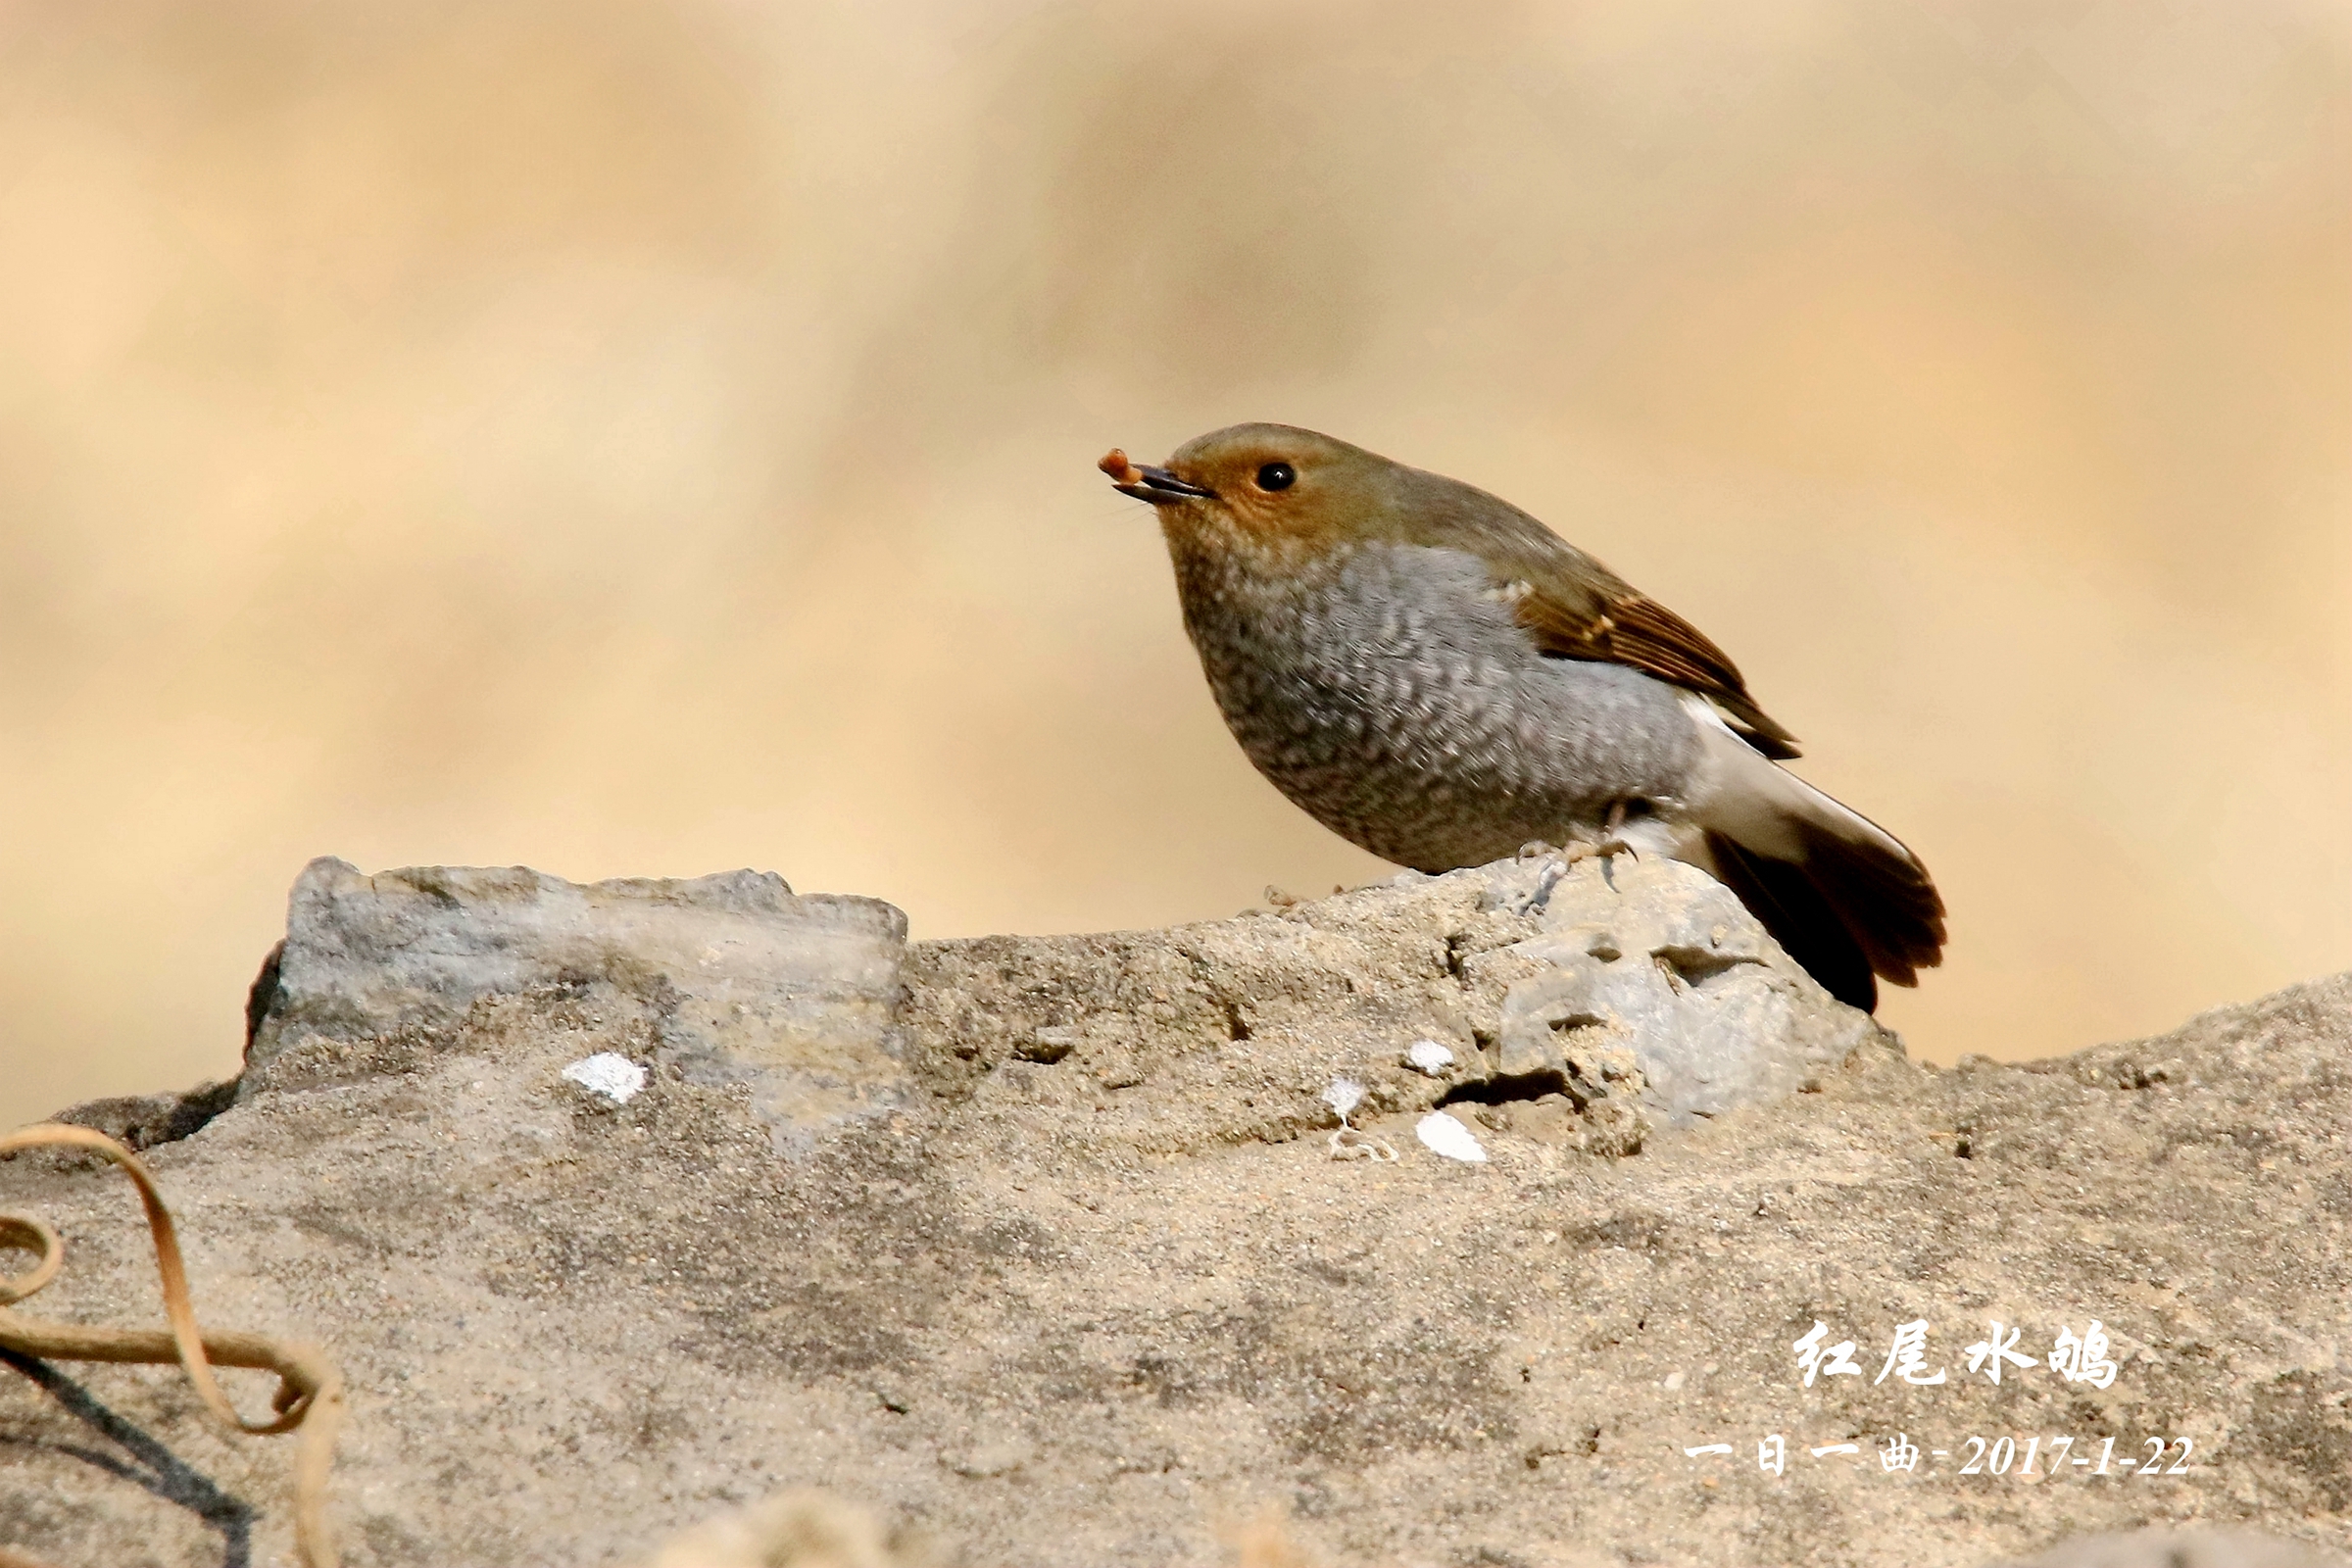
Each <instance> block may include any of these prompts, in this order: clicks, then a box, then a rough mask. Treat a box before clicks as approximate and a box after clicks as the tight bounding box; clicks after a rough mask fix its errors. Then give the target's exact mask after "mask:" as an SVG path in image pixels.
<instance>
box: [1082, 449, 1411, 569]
mask: <svg viewBox="0 0 2352 1568" xmlns="http://www.w3.org/2000/svg"><path fill="white" fill-rule="evenodd" d="M1099 466H1100V467H1101V468H1102V469H1103V472H1104V473H1106V474H1109V475H1110V479H1111V483H1112V484H1113V485H1115V486H1116V487H1117V488H1118V489H1119V490H1120V491H1121V492H1122V493H1124V494H1127V495H1131V496H1134V497H1135V498H1136V499H1137V500H1139V501H1149V502H1151V503H1152V506H1153V507H1155V508H1157V509H1158V511H1159V522H1160V528H1161V530H1162V531H1163V532H1164V533H1165V534H1166V535H1167V536H1168V542H1169V543H1170V544H1171V545H1172V546H1183V545H1188V544H1189V545H1193V546H1207V547H1210V548H1216V549H1223V550H1256V551H1267V552H1273V553H1284V550H1285V547H1291V548H1298V547H1304V548H1307V549H1316V548H1322V547H1327V546H1330V545H1333V544H1337V543H1341V542H1344V541H1347V540H1350V539H1355V538H1360V537H1363V536H1364V535H1365V533H1366V532H1367V530H1369V531H1371V532H1375V533H1376V532H1378V519H1379V518H1381V517H1382V516H1383V515H1386V514H1387V513H1388V512H1389V511H1390V509H1391V502H1392V500H1393V492H1394V487H1395V477H1396V475H1397V474H1398V473H1400V472H1402V471H1403V470H1400V469H1398V467H1397V465H1395V464H1393V463H1391V462H1389V461H1388V460H1387V459H1386V458H1383V457H1379V456H1377V455H1375V454H1373V453H1370V452H1366V451H1364V450H1363V449H1362V448H1361V447H1351V446H1349V445H1348V443H1347V442H1345V441H1335V440H1334V439H1332V438H1331V437H1330V436H1327V435H1318V434H1316V433H1315V432H1314V431H1312V430H1301V429H1299V428H1297V427H1296V426H1293V425H1288V424H1236V425H1232V426H1229V427H1227V428H1226V429H1223V430H1212V431H1210V432H1209V433H1208V434H1207V435H1203V436H1196V437H1195V438H1194V439H1192V440H1190V441H1187V442H1186V443H1185V444H1184V445H1183V446H1180V447H1178V448H1177V449H1176V451H1175V452H1174V453H1173V454H1172V455H1171V456H1170V457H1169V458H1168V461H1167V463H1166V465H1165V466H1161V467H1148V466H1137V465H1135V464H1133V463H1130V462H1129V461H1128V460H1127V454H1125V453H1124V452H1117V451H1114V452H1111V453H1110V454H1108V455H1107V456H1105V457H1104V458H1103V461H1102V463H1101V464H1100V465H1099Z"/></svg>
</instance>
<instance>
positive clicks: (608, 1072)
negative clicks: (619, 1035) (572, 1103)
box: [564, 1051, 645, 1105]
mask: <svg viewBox="0 0 2352 1568" xmlns="http://www.w3.org/2000/svg"><path fill="white" fill-rule="evenodd" d="M564 1077H566V1078H568V1079H570V1080H571V1081H572V1082H573V1083H575V1084H578V1085H579V1086H580V1087H581V1088H582V1089H585V1090H587V1091H588V1092H589V1093H590V1094H592V1095H602V1096H604V1097H605V1098H606V1099H607V1100H610V1101H611V1102H613V1103H614V1104H615V1105H625V1104H627V1103H629V1102H630V1101H632V1100H634V1099H636V1098H637V1092H638V1091H639V1090H641V1089H643V1088H644V1087H645V1069H644V1068H643V1067H640V1066H638V1065H637V1064H636V1063H635V1062H633V1061H631V1060H630V1059H629V1058H628V1057H626V1056H624V1055H622V1054H620V1053H619V1052H617V1051H600V1052H598V1053H597V1054H595V1055H593V1056H582V1057H581V1058H580V1059H579V1060H577V1061H575V1062H573V1063H572V1064H571V1065H570V1066H568V1067H566V1068H564Z"/></svg>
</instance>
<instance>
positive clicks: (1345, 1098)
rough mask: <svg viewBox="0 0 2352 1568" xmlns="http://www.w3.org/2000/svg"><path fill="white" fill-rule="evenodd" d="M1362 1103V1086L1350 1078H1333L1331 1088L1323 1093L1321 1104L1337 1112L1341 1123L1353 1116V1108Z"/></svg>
mask: <svg viewBox="0 0 2352 1568" xmlns="http://www.w3.org/2000/svg"><path fill="white" fill-rule="evenodd" d="M1323 1103H1325V1104H1326V1105H1329V1106H1330V1107H1331V1108H1332V1109H1333V1110H1335V1111H1337V1112H1339V1117H1340V1120H1342V1121H1346V1120H1347V1119H1348V1117H1349V1116H1351V1115H1353V1114H1354V1113H1355V1107H1356V1106H1358V1105H1360V1104H1362V1103H1364V1086H1363V1085H1362V1084H1359V1083H1357V1082H1356V1081H1355V1080H1354V1079H1352V1078H1334V1079H1333V1080H1332V1081H1331V1087H1330V1088H1329V1089H1326V1090H1324V1091H1323Z"/></svg>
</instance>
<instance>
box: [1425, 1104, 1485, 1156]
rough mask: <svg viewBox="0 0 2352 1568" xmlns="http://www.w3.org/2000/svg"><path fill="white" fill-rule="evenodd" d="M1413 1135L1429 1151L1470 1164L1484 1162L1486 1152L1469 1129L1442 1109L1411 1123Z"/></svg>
mask: <svg viewBox="0 0 2352 1568" xmlns="http://www.w3.org/2000/svg"><path fill="white" fill-rule="evenodd" d="M1413 1136H1414V1137H1415V1138H1418V1139H1420V1140H1421V1143H1422V1146H1423V1147H1424V1148H1426V1149H1427V1150H1428V1151H1429V1152H1431V1153H1433V1154H1437V1155H1440V1156H1442V1157H1444V1158H1446V1159H1458V1160H1462V1161H1464V1162H1465V1163H1468V1164H1472V1165H1483V1164H1485V1163H1486V1159H1487V1152H1486V1150H1485V1149H1484V1148H1483V1147H1482V1146H1481V1145H1480V1144H1479V1141H1478V1140H1477V1138H1475V1137H1473V1136H1472V1135H1471V1132H1470V1129H1469V1128H1467V1127H1465V1126H1463V1125H1462V1124H1461V1123H1460V1122H1458V1121H1455V1120H1454V1119H1453V1118H1452V1117H1451V1116H1448V1115H1446V1113H1445V1112H1444V1111H1442V1110H1433V1111H1431V1112H1430V1113H1429V1114H1428V1115H1426V1116H1424V1117H1422V1118H1421V1119H1420V1120H1419V1121H1417V1122H1415V1123H1414V1124H1413Z"/></svg>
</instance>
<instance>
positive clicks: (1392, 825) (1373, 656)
mask: <svg viewBox="0 0 2352 1568" xmlns="http://www.w3.org/2000/svg"><path fill="white" fill-rule="evenodd" d="M1101 466H1102V468H1103V471H1104V472H1105V473H1107V474H1109V475H1110V476H1111V480H1112V482H1113V483H1114V484H1115V485H1116V486H1117V487H1118V488H1119V489H1120V490H1121V491H1123V492H1125V493H1126V494H1128V495H1131V496H1135V497H1137V498H1138V499H1140V500H1144V501H1149V502H1151V503H1152V506H1153V507H1154V508H1156V509H1157V510H1158V514H1159V526H1160V532H1161V533H1162V535H1164V536H1165V538H1166V539H1167V544H1168V555H1169V558H1170V559H1171V560H1172V561H1173V562H1174V564H1175V566H1176V588H1177V592H1178V594H1179V596H1180V597H1181V598H1182V600H1183V603H1184V624H1185V629H1186V630H1187V631H1188V632H1190V633H1191V634H1192V639H1193V646H1194V647H1195V648H1197V649H1198V650H1200V654H1201V669H1202V670H1203V671H1205V672H1206V674H1207V676H1208V684H1209V689H1210V690H1211V691H1212V692H1214V693H1215V694H1216V699H1217V707H1218V708H1219V709H1221V710H1222V711H1224V714H1225V722H1226V724H1227V725H1228V726H1229V727H1230V728H1231V729H1232V730H1233V734H1234V738H1235V739H1236V740H1238V741H1240V742H1241V743H1242V750H1243V751H1245V752H1247V753H1249V755H1250V761H1252V762H1254V763H1255V764H1257V769H1258V771H1259V772H1261V773H1263V774H1265V775H1266V777H1267V778H1268V779H1270V780H1272V781H1273V783H1274V786H1275V787H1276V788H1277V789H1279V790H1281V791H1282V793H1283V794H1285V795H1287V796H1289V797H1290V798H1291V800H1292V802H1293V803H1294V804H1296V805H1297V806H1299V808H1300V809H1303V810H1304V811H1305V812H1306V813H1307V814H1308V815H1310V816H1312V817H1313V818H1314V819H1315V820H1316V821H1318V822H1321V823H1322V824H1323V825H1324V826H1326V827H1328V828H1330V829H1331V830H1332V831H1333V832H1335V833H1337V834H1339V835H1340V836H1341V837H1342V838H1345V839H1348V840H1349V841H1350V842H1352V843H1355V844H1359V845H1361V846H1363V848H1365V849H1367V850H1370V851H1371V852H1372V853H1373V854H1374V855H1378V856H1381V857H1383V858H1387V859H1391V860H1396V861H1397V862H1399V863H1401V864H1404V865H1409V866H1413V867H1415V868H1416V869H1419V870H1423V871H1433V872H1434V871H1446V870H1451V869H1453V868H1454V867H1456V866H1464V865H1483V864H1485V863H1486V862H1488V861H1490V860H1495V859H1500V858H1503V857H1505V856H1508V855H1511V854H1513V853H1514V852H1516V851H1517V850H1519V849H1520V848H1521V847H1522V846H1524V845H1526V844H1528V843H1530V842H1531V841H1539V840H1540V841H1543V842H1545V843H1548V844H1555V845H1571V844H1578V845H1584V846H1593V845H1597V844H1600V843H1603V842H1605V841H1609V840H1616V841H1620V842H1622V843H1623V844H1625V845H1626V846H1628V847H1629V848H1631V849H1634V850H1638V851H1642V852H1647V853H1655V854H1661V855H1666V856H1670V857H1672V858H1675V859H1678V860H1684V861H1687V862H1689V863H1690V864H1692V865H1695V866H1698V867H1700V868H1701V869H1703V870H1705V871H1707V872H1708V873H1710V874H1711V875H1713V876H1714V877H1716V878H1717V879H1718V880H1720V881H1721V882H1723V883H1724V885H1725V886H1727V887H1729V888H1730V889H1731V890H1732V891H1733V892H1735V893H1737V894H1738V895H1739V896H1740V900H1741V902H1743V903H1744V904H1745V905H1746V906H1747V907H1748V908H1750V909H1752V910H1753V911H1755V914H1756V917H1757V918H1758V919H1760V920H1761V921H1763V923H1764V925H1765V927H1766V929H1768V930H1770V931H1771V932H1772V934H1773V935H1774V937H1776V938H1778V939H1779V941H1780V944H1781V946H1782V947H1784V948H1786V949H1788V950H1789V956H1791V957H1793V958H1795V959H1796V961H1797V962H1799V963H1801V964H1803V965H1804V966H1805V969H1806V970H1807V972H1809V973H1810V974H1812V975H1813V977H1814V978H1815V979H1817V980H1819V981H1820V982H1821V983H1822V985H1823V986H1824V987H1825V988H1826V989H1827V990H1829V991H1830V993H1831V994H1832V995H1834V996H1836V997H1838V999H1839V1000H1841V1001H1844V1002H1848V1003H1851V1004H1852V1005H1855V1006H1857V1007H1864V1008H1871V1007H1875V1006H1877V1005H1878V983H1877V981H1876V980H1875V979H1874V978H1873V975H1874V973H1875V974H1877V975H1883V976H1885V977H1886V978H1887V979H1888V980H1891V981H1893V982H1894V983H1895V984H1897V985H1905V986H1907V985H1915V984H1917V983H1918V971H1919V970H1920V969H1922V968H1925V967H1929V966H1932V965H1934V964H1936V963H1938V962H1940V961H1941V959H1942V950H1943V901H1942V899H1941V898H1939V897H1938V896H1937V895H1936V885H1935V884H1934V883H1933V882H1932V881H1930V880H1929V878H1928V872H1927V868H1926V867H1925V866H1923V865H1921V864H1920V863H1919V860H1918V858H1916V857H1915V856H1913V855H1912V854H1911V852H1910V851H1909V850H1907V849H1905V848H1903V846H1902V845H1901V844H1899V843H1897V842H1896V841H1895V840H1894V839H1893V838H1892V837H1891V836H1889V835H1888V834H1887V833H1886V832H1885V831H1884V830H1883V829H1881V828H1880V827H1878V826H1877V825H1876V824H1875V823H1873V822H1871V821H1869V820H1867V819H1866V818H1864V817H1862V816H1861V815H1859V814H1857V813H1856V812H1854V811H1851V810H1848V809H1846V808H1845V807H1843V806H1840V805H1838V803H1837V802H1836V801H1834V800H1832V799H1830V798H1829V797H1828V796H1827V795H1824V794H1823V793H1822V792H1821V791H1819V790H1817V789H1815V788H1813V787H1812V786H1811V785H1810V784H1807V783H1805V782H1804V781H1803V780H1802V779H1800V778H1798V777H1796V776H1795V775H1794V774H1792V773H1789V772H1788V771H1787V770H1786V769H1784V768H1782V767H1781V766H1780V765H1779V761H1780V760H1783V759H1787V758H1791V757H1794V756H1796V755H1797V752H1796V738H1795V737H1794V736H1792V735H1790V734H1789V732H1788V731H1787V730H1786V729H1783V728H1782V727H1781V726H1780V725H1779V724H1777V723H1775V722H1774V721H1773V720H1772V719H1771V717H1770V716H1768V715H1767V714H1766V713H1765V711H1764V710H1763V709H1761V708H1759V707H1757V706H1756V701H1755V699H1754V698H1753V697H1750V696H1749V695H1748V691H1747V684H1746V682H1745V681H1743V680H1742V679H1741V678H1740V671H1739V669H1738V668H1737V667H1735V666H1734V665H1733V663H1732V662H1731V660H1730V659H1729V658H1727V657H1726V656H1725V655H1724V653H1723V651H1722V650H1721V649H1719V648H1717V647H1716V646H1715V645H1714V644H1713V643H1711V642H1709V641H1708V640H1707V639H1706V638H1705V637H1704V636H1703V635H1701V634H1700V633H1699V632H1698V630H1697V629H1696V628H1694V627H1692V626H1691V624H1690V623H1689V622H1687V621H1685V620H1684V619H1683V618H1682V617H1681V616H1679V615H1677V614H1675V613H1673V612H1672V611H1670V610H1667V609H1666V608H1665V607H1664V606H1662V605H1660V604H1658V603H1656V602H1655V601H1654V600H1651V599H1647V598H1645V597H1643V596H1642V595H1641V594H1639V593H1637V592H1635V591H1634V589H1633V588H1632V587H1631V586H1629V585H1628V584H1627V583H1626V582H1625V581H1624V580H1623V579H1621V578H1619V577H1618V576H1617V575H1616V574H1614V573H1613V572H1611V571H1610V570H1609V569H1608V568H1607V567H1606V566H1603V565H1602V564H1600V563H1599V562H1597V561H1594V560H1593V558H1592V557H1590V556H1588V555H1586V554H1585V553H1584V552H1583V551H1581V550H1578V549H1577V548H1576V547H1575V546H1573V545H1570V544H1569V543H1567V542H1566V541H1565V540H1563V539H1561V538H1560V537H1559V536H1558V535H1557V534H1555V533H1553V532H1552V531H1551V530H1550V529H1548V528H1546V527H1544V524H1542V523H1541V522H1538V521H1537V520H1536V519H1535V518H1534V517H1531V516H1529V515H1527V514H1526V513H1524V512H1521V511H1520V510H1519V509H1518V508H1516V507H1514V506H1511V505H1510V504H1508V503H1507V502H1504V501H1500V500H1497V499H1496V498H1495V497H1494V496H1491V495H1489V494H1487V493H1486V492H1485V491H1483V490H1477V489H1473V488H1472V487H1471V486H1469V485H1466V484H1463V483H1461V482H1460V481H1459V480H1455V479H1448V478H1446V477H1444V476H1442V475H1440V474H1435V473H1425V472H1423V471H1421V470H1420V469H1418V468H1408V467H1405V466H1403V465H1402V464H1397V463H1392V462H1390V461H1389V460H1388V459H1386V458H1383V457H1380V456H1378V455H1376V454H1374V453H1370V452H1366V451H1364V450H1362V449H1361V448H1360V447H1352V446H1349V445H1348V443H1347V442H1345V441H1337V440H1334V439H1332V438H1331V437H1330V436H1327V435H1318V434H1316V433H1315V432H1314V431H1312V430H1300V429H1297V428H1294V427H1292V426H1290V425H1282V424H1237V425H1234V426H1233V427H1231V428H1230V429H1224V430H1217V431H1214V432H1212V433H1210V434H1208V435H1204V436H1201V437H1200V438H1199V439H1197V440H1193V441H1189V442H1187V443H1185V445H1183V446H1182V447H1179V448H1178V449H1177V450H1176V453H1175V455H1174V456H1173V457H1171V458H1169V459H1168V461H1167V465H1166V466H1164V467H1157V468H1152V467H1138V466H1135V465H1133V464H1131V463H1129V462H1128V461H1127V457H1126V454H1124V453H1122V452H1115V451H1114V452H1112V453H1111V454H1110V455H1109V456H1108V457H1105V458H1104V459H1103V462H1102V464H1101Z"/></svg>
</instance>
